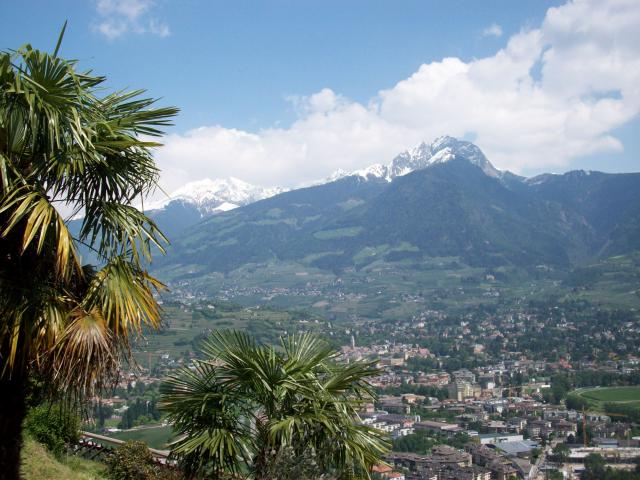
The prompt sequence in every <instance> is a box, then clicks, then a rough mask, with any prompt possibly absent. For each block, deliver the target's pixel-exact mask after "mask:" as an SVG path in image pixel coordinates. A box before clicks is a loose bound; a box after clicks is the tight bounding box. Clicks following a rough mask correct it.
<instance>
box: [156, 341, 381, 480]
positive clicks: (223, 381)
mask: <svg viewBox="0 0 640 480" xmlns="http://www.w3.org/2000/svg"><path fill="white" fill-rule="evenodd" d="M202 353H203V354H204V356H205V357H206V359H205V360H202V361H199V362H197V363H196V366H195V368H193V369H189V368H183V369H182V370H181V371H180V372H179V373H177V374H175V375H173V376H171V377H169V379H168V380H167V381H166V382H165V383H164V384H163V385H162V387H161V394H162V396H161V405H162V407H161V408H163V409H164V410H165V411H167V412H168V417H169V419H170V420H171V421H172V422H173V423H174V428H175V429H176V430H177V431H178V432H179V434H180V438H179V439H178V440H177V441H176V442H175V443H174V444H173V445H172V451H173V454H174V455H175V456H177V457H178V458H179V459H180V461H181V463H182V465H183V466H184V468H185V471H186V473H187V474H189V475H192V476H200V475H204V474H206V475H211V476H213V477H214V478H225V475H226V476H237V477H239V476H242V475H247V476H250V477H252V478H255V479H257V480H262V479H267V478H274V476H273V473H272V472H273V471H274V470H276V469H278V468H280V469H281V470H280V471H279V472H278V474H277V475H276V476H275V477H277V478H289V477H288V476H287V472H286V471H284V468H283V466H284V465H286V464H287V461H286V460H287V458H291V457H292V456H293V458H297V459H299V460H300V461H303V460H306V461H307V462H308V463H309V464H310V466H314V465H317V470H318V471H320V472H325V473H326V472H330V473H331V474H332V475H334V476H335V477H339V478H342V477H345V476H354V475H361V476H364V477H368V476H369V473H368V472H369V470H370V467H372V466H373V465H374V464H375V463H377V462H379V460H380V457H381V455H382V454H384V453H385V452H386V451H387V448H388V444H387V442H386V440H385V439H384V438H383V437H382V434H381V433H380V432H378V431H377V430H375V429H372V428H369V427H367V426H364V425H362V424H360V423H359V422H358V410H359V408H360V407H361V406H362V404H363V402H368V401H371V400H372V399H373V397H374V393H373V391H372V388H371V385H370V384H369V383H368V381H367V378H368V377H371V376H375V375H377V374H378V373H379V371H378V370H377V369H376V368H374V367H373V365H372V364H370V363H362V362H355V363H351V364H341V363H338V362H336V355H337V352H336V351H335V350H333V349H332V348H331V347H330V346H328V344H327V343H325V342H323V341H321V340H319V339H317V338H315V337H313V336H311V335H309V334H305V335H294V336H290V337H288V338H284V339H282V340H281V345H280V348H279V349H276V348H275V347H273V346H266V345H261V344H258V343H256V341H255V340H254V339H253V338H252V337H250V336H249V335H247V334H245V333H240V332H236V331H225V332H218V333H214V334H213V335H212V336H211V337H210V338H209V339H208V340H205V341H204V342H203V344H202ZM289 463H290V462H289Z"/></svg>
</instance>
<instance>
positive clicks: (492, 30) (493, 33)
mask: <svg viewBox="0 0 640 480" xmlns="http://www.w3.org/2000/svg"><path fill="white" fill-rule="evenodd" d="M482 36H483V37H496V38H498V37H501V36H502V27H501V26H500V25H498V24H497V23H492V24H491V25H490V26H488V27H487V28H485V29H484V30H483V31H482Z"/></svg>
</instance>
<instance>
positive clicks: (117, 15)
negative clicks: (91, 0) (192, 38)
mask: <svg viewBox="0 0 640 480" xmlns="http://www.w3.org/2000/svg"><path fill="white" fill-rule="evenodd" d="M95 6H96V11H97V12H98V15H99V16H100V21H98V22H96V23H94V24H93V25H92V27H93V30H94V31H95V32H98V33H100V34H102V35H104V36H105V37H107V38H108V39H109V40H113V39H115V38H118V37H120V36H122V35H124V34H127V33H135V34H138V35H141V34H145V33H148V34H152V35H157V36H159V37H166V36H168V35H170V34H171V31H170V29H169V26H168V25H167V24H166V23H165V22H163V21H161V20H159V19H158V18H155V17H153V16H152V15H151V11H152V9H153V7H154V2H153V0H97V1H96V2H95Z"/></svg>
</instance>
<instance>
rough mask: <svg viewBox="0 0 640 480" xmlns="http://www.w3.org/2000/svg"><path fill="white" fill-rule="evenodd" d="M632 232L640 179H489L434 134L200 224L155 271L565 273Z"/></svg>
mask: <svg viewBox="0 0 640 480" xmlns="http://www.w3.org/2000/svg"><path fill="white" fill-rule="evenodd" d="M165 212H166V209H165ZM194 212H195V210H194ZM165 220H166V219H165ZM165 220H163V221H162V222H161V223H162V224H163V225H164V224H165ZM163 225H161V226H163ZM639 233H640V174H617V175H612V174H604V173H596V172H593V173H590V174H588V173H586V172H569V173H567V174H565V175H545V176H539V177H535V178H533V179H524V178H522V177H518V176H517V175H514V174H511V173H509V172H501V171H499V170H497V169H496V168H495V167H493V166H492V165H491V163H490V162H489V161H488V160H487V158H486V157H485V155H484V154H483V153H482V152H481V151H480V149H479V148H478V147H477V146H475V145H473V144H472V143H470V142H464V141H459V140H456V139H454V138H451V137H441V138H439V139H437V140H436V141H435V142H433V143H432V144H421V145H420V146H418V147H416V148H415V149H413V150H411V151H408V152H404V153H402V154H400V155H398V156H397V157H396V158H395V159H393V161H392V162H391V163H390V164H389V165H375V166H372V167H370V168H368V169H365V170H361V171H357V172H352V173H350V174H346V173H344V172H342V173H339V174H337V175H335V176H334V177H333V178H332V179H330V181H328V183H325V184H322V185H317V186H314V187H309V188H304V189H297V190H292V191H289V192H284V193H281V194H278V195H275V196H272V197H269V198H266V199H264V200H260V201H257V202H254V203H249V204H248V205H246V206H244V207H239V208H235V209H233V210H231V211H229V212H224V213H220V214H218V215H215V216H210V217H207V218H204V219H203V220H202V221H201V222H199V223H197V224H196V225H192V226H187V227H186V228H185V229H184V230H182V231H180V232H179V233H178V234H176V235H173V240H174V245H173V247H172V249H171V250H170V252H169V255H168V256H167V257H166V258H164V259H161V260H160V265H164V266H168V265H176V266H178V265H187V264H188V265H194V264H197V265H199V266H200V268H202V267H204V268H205V270H209V271H229V270H233V269H235V268H238V267H240V266H242V265H245V264H248V263H265V262H277V261H295V262H299V263H302V264H307V265H312V266H316V267H319V268H326V269H332V270H336V269H338V270H339V269H342V268H347V267H356V268H358V267H360V266H363V265H366V264H367V263H370V262H373V261H376V260H379V259H383V260H386V261H389V262H393V261H403V262H420V261H421V260H422V259H423V258H424V257H444V256H448V257H458V258H460V259H461V260H462V261H464V262H465V263H468V264H471V265H478V266H498V265H517V266H537V265H540V264H548V265H554V266H558V267H566V266H570V265H572V264H575V263H576V262H579V261H581V260H584V259H587V258H591V257H596V256H600V255H607V254H613V253H622V252H626V251H631V250H636V249H640V235H639Z"/></svg>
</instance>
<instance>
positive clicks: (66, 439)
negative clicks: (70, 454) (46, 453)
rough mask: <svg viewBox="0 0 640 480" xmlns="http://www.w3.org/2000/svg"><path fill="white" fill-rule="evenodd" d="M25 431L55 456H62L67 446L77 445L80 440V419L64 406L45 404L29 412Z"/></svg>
mask: <svg viewBox="0 0 640 480" xmlns="http://www.w3.org/2000/svg"><path fill="white" fill-rule="evenodd" d="M24 429H25V430H26V431H27V432H28V433H30V434H31V436H32V437H33V438H34V439H35V440H37V441H38V442H40V443H42V444H43V445H44V446H46V447H47V448H48V449H49V450H50V451H51V452H53V453H54V454H55V455H60V454H62V453H63V452H64V450H65V445H69V444H72V443H75V442H77V441H78V439H79V438H80V419H79V418H78V416H77V415H76V414H75V412H73V411H72V410H70V409H69V408H66V407H64V406H62V405H59V404H53V405H50V404H43V405H38V406H37V407H34V408H32V409H30V410H29V412H28V413H27V416H26V418H25V420H24Z"/></svg>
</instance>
